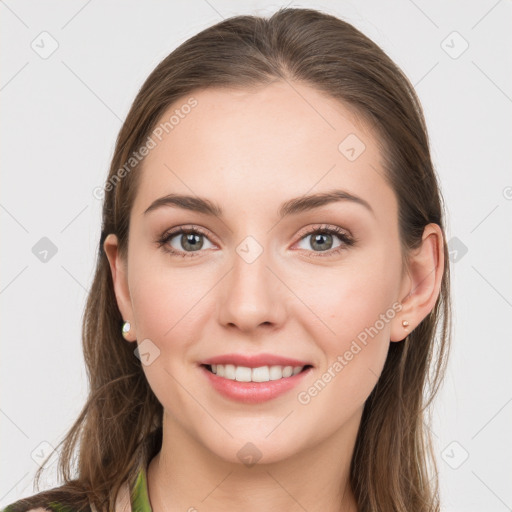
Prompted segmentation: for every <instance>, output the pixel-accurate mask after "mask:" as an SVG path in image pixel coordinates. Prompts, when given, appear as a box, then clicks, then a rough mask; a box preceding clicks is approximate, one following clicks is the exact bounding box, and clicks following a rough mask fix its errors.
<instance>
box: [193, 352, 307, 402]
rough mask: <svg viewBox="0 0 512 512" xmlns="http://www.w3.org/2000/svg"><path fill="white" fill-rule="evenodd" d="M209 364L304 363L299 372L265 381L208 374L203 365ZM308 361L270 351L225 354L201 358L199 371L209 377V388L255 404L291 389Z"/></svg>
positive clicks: (296, 364) (288, 364) (289, 364)
mask: <svg viewBox="0 0 512 512" xmlns="http://www.w3.org/2000/svg"><path fill="white" fill-rule="evenodd" d="M212 364H233V365H235V366H246V367H248V368H258V367H260V366H308V367H309V368H305V369H304V370H302V371H301V372H300V373H297V374H296V375H292V376H290V377H283V378H282V379H278V380H271V381H268V382H239V381H236V380H231V379H226V378H224V377H219V376H218V375H216V374H214V373H212V372H211V371H210V370H209V369H208V368H207V366H210V365H212ZM311 366H312V365H311V364H310V363H307V362H305V361H300V360H298V359H292V358H287V357H281V356H276V355H272V354H258V355H253V356H250V355H241V354H226V355H223V356H217V357H212V358H209V359H206V360H204V361H202V363H201V366H200V370H201V371H202V373H203V374H204V375H205V377H206V378H207V379H208V380H209V382H210V384H211V385H212V386H213V388H214V389H215V390H216V391H218V392H219V393H220V394H221V395H223V396H225V397H226V398H229V399H231V400H236V401H238V402H243V403H246V404H257V403H261V402H265V401H267V400H271V399H273V398H276V397H278V396H280V395H282V394H284V393H286V392H287V391H289V390H291V389H292V388H294V387H295V386H296V385H297V384H298V383H299V382H301V380H302V379H304V377H305V376H306V375H308V374H309V373H310V372H311V371H312V370H313V368H311Z"/></svg>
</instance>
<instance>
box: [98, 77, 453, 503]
mask: <svg viewBox="0 0 512 512" xmlns="http://www.w3.org/2000/svg"><path fill="white" fill-rule="evenodd" d="M191 96H193V97H194V98H195V99H196V100H197V102H198V104H197V106H196V107H195V108H194V109H193V110H192V111H191V112H190V113H189V114H188V115H187V116H186V117H184V119H181V121H180V123H179V124H178V125H176V126H175V127H174V128H173V130H172V131H169V133H168V134H167V135H166V136H165V137H164V138H163V139H162V141H161V142H159V143H158V145H157V146H156V147H155V148H154V149H152V150H151V152H150V154H149V155H148V156H147V157H146V159H145V161H144V163H143V170H142V176H141V183H140V188H139V190H138V192H137V196H136V199H135V202H134V205H133V209H132V212H131V217H130V229H129V245H128V261H127V262H126V261H123V260H122V258H120V257H119V254H118V251H117V239H116V236H115V235H113V234H111V235H109V236H108V237H107V238H106V240H105V243H104V250H105V252H106V254H107V256H108V259H109V263H110V267H111V270H112V276H113V281H114V287H115V293H116V297H117V303H118V306H119V309H120V311H121V313H122V315H123V318H124V319H125V321H129V322H130V323H131V325H132V328H131V331H130V334H129V340H130V341H133V342H134V343H135V341H136V342H137V343H139V344H140V343H141V342H142V341H143V340H146V339H149V340H151V343H153V344H154V345H151V346H156V347H158V350H160V354H159V356H158V357H156V359H155V360H154V361H153V362H152V363H151V364H149V365H144V366H143V369H144V372H145V374H146V377H147V379H148V382H149V384H150V386H151V388H152V390H153V391H154V393H155V395H156V396H157V398H158V400H159V401H160V402H161V404H162V406H163V408H164V423H163V443H162V449H161V451H160V452H159V454H158V455H157V456H156V457H154V458H153V459H152V461H151V463H150V464H149V470H148V489H149V496H150V500H151V505H152V507H153V510H154V511H155V512H175V511H184V510H189V509H190V510H194V509H193V508H191V507H196V508H197V509H198V510H201V511H209V512H218V511H219V512H220V511H226V510H244V511H245V512H259V511H261V510H287V511H299V510H300V511H303V510H304V509H305V510H308V511H309V512H314V511H322V512H329V511H332V512H334V511H339V510H343V511H356V510H357V506H356V504H355V499H354V496H353V494H352V491H351V489H350V486H349V485H348V472H349V467H350V460H351V457H352V453H353V448H354V444H355V440H356V435H357V431H358V427H359V424H360V420H361V414H362V411H363V407H364V403H365V400H366V399H367V398H368V396H369V394H370V392H371V391H372V389H373V388H374V386H375V384H376V382H377V379H378V376H379V375H380V373H381V371H382V368H383V366H384V363H385V359H386V355H387V351H388V348H389V344H390V342H401V341H402V340H403V339H404V338H405V337H406V336H407V334H408V333H409V332H410V331H411V330H413V329H414V328H415V327H416V326H417V325H418V324H419V323H420V322H421V321H422V320H423V319H424V318H425V317H426V316H427V314H428V313H429V312H430V311H431V310H432V309H433V307H434V305H435V302H436V299H437V297H438V295H439V291H440V284H441V277H442V274H443V265H444V261H443V237H442V232H441V229H440V228H439V226H438V225H436V224H429V225H428V226H427V227H426V228H425V231H424V235H423V242H422V245H421V247H420V248H419V249H417V250H416V251H414V252H413V253H412V254H411V259H410V264H409V266H408V267H407V268H404V267H403V261H405V260H403V258H402V254H401V246H400V241H399V234H398V210H397V201H396V197H395V194H394V192H393V190H392V189H391V188H390V187H389V185H388V184H387V183H386V181H385V180H384V178H383V175H384V169H383V168H382V165H381V158H380V153H379V149H378V143H377V139H376V138H375V135H374V134H373V133H371V132H370V130H369V128H368V126H366V125H365V124H364V123H363V121H362V120H361V119H360V118H358V116H357V115H355V113H354V112H353V111H352V110H350V109H349V108H348V107H347V106H345V105H343V104H342V103H340V102H339V101H337V100H334V99H332V98H330V97H328V96H326V95H325V94H323V93H321V92H319V91H317V90H315V89H313V88H310V87H308V86H305V85H303V84H298V83H293V87H292V84H288V83H286V82H282V81H276V82H274V83H272V84H270V85H267V86H264V87H259V88H255V89H251V90H248V89H243V90H242V89H237V90H234V89H229V90H228V89H208V90H201V91H197V92H196V93H194V94H193V95H191ZM187 99H188V97H187V98H184V99H183V100H182V101H178V102H176V104H174V105H173V106H172V107H171V108H170V109H169V112H168V113H166V115H164V116H163V118H162V120H164V119H168V118H169V113H172V111H173V110H174V109H176V108H179V107H180V105H182V104H185V103H186V101H187ZM349 134H355V135H356V136H357V137H358V138H359V139H360V140H361V141H362V142H363V143H364V145H365V149H364V151H363V152H362V153H361V154H360V155H359V156H358V158H356V159H355V160H354V161H350V160H349V159H348V158H347V157H346V156H345V154H344V153H343V152H340V150H339V149H338V146H339V144H340V143H341V142H342V141H343V140H344V139H345V138H346V137H347V136H348V135H349ZM332 189H342V190H345V191H347V192H349V193H350V194H352V195H355V196H358V197H360V198H362V199H364V200H365V201H366V202H368V203H369V205H370V206H371V209H372V211H370V210H369V209H368V208H366V207H364V206H363V205H361V204H359V203H357V202H354V201H349V200H342V201H338V202H332V203H329V204H326V205H323V206H321V207H319V208H315V209H312V210H307V211H302V212H299V213H294V214H292V215H288V216H285V217H284V218H282V219H280V218H279V215H278V212H279V208H280V206H281V204H282V203H284V202H285V201H287V200H290V199H292V198H296V197H301V196H304V195H309V194H316V193H321V192H326V191H330V190H332ZM169 193H175V194H187V195H192V196H200V197H202V198H207V199H208V200H210V201H212V202H214V203H216V204H218V205H219V206H220V207H221V208H222V210H223V217H222V218H220V217H218V216H214V215H207V214H206V213H199V212H195V211H190V210H187V209H183V208H178V207H175V206H163V207H160V208H156V209H154V210H152V211H150V212H148V213H147V214H144V211H145V210H146V209H147V208H148V207H149V206H150V205H151V204H152V202H153V201H155V200H156V199H158V198H160V197H162V196H165V195H166V194H169ZM190 224H193V225H195V226H199V227H200V228H202V230H203V231H204V232H205V233H206V236H203V235H201V234H200V235H199V238H197V240H196V241H199V242H202V246H201V247H200V248H199V249H194V247H197V246H198V245H201V244H200V243H199V244H197V243H196V245H195V246H193V247H192V248H191V246H190V245H187V243H186V242H187V239H186V238H184V239H183V238H182V236H181V235H176V236H174V237H173V238H172V239H171V240H169V241H168V242H166V244H164V245H163V246H160V247H159V246H158V244H157V243H156V240H158V239H159V237H161V236H162V235H163V234H164V233H165V232H166V231H168V230H170V229H171V228H175V227H179V226H188V227H189V225H190ZM326 226H328V227H336V226H337V227H339V228H341V229H342V230H343V231H344V232H345V233H349V234H350V235H351V236H353V237H354V238H355V239H356V240H357V241H356V243H355V244H354V245H351V246H349V245H344V243H343V241H342V240H341V239H340V238H338V235H336V234H333V235H329V233H327V234H324V237H325V238H324V240H322V239H321V237H320V243H315V237H314V236H310V235H308V234H306V231H308V229H309V228H321V227H326ZM247 237H252V238H253V239H254V240H256V241H257V244H259V246H260V247H261V248H262V250H263V252H262V253H261V254H260V255H259V256H258V257H257V258H256V259H255V260H254V261H253V262H251V263H248V262H247V261H246V260H245V259H244V258H243V257H241V255H240V252H238V251H237V248H239V247H240V244H242V245H243V242H244V240H245V239H246V238H247ZM316 239H317V240H318V237H317V238H316ZM322 243H323V245H321V244H322ZM340 246H343V247H342V250H341V251H340V252H337V253H335V252H334V251H336V249H337V248H339V247H340ZM166 247H170V248H171V249H172V248H174V249H175V250H176V251H179V252H181V253H186V254H190V253H192V256H190V257H181V256H179V255H172V254H170V253H169V252H167V251H166V250H165V249H166ZM249 247H252V249H251V250H252V251H255V250H256V249H254V247H258V246H257V245H254V246H249ZM322 248H324V249H325V248H327V250H322ZM253 254H255V253H254V252H253ZM400 303H401V304H402V309H401V311H399V312H397V314H396V315H395V316H394V318H392V319H391V320H389V321H387V322H384V327H383V328H381V330H380V331H379V332H378V334H377V335H375V336H374V337H373V338H369V341H368V343H367V345H366V346H364V348H363V349H362V350H361V351H360V352H358V353H357V355H355V356H354V357H353V359H352V360H351V361H350V362H349V363H348V364H347V365H346V366H345V367H344V368H343V370H342V371H340V372H338V373H336V376H335V377H334V378H332V379H331V380H330V382H329V383H328V384H327V385H326V386H325V387H324V388H323V389H322V390H321V391H320V392H319V393H318V394H317V395H316V396H314V397H313V398H312V399H311V401H310V402H309V403H307V404H302V403H300V402H299V401H298V399H297V395H298V393H299V392H300V391H305V390H307V389H308V388H310V387H311V386H313V384H314V383H315V381H317V380H318V379H319V378H321V376H322V374H324V373H325V372H326V371H328V368H329V367H332V365H333V362H334V361H336V359H337V357H338V356H339V355H343V354H344V353H345V352H346V351H347V350H348V349H349V348H350V346H351V343H352V342H353V340H354V339H356V338H357V336H358V334H359V333H361V332H363V331H364V330H365V328H368V327H370V326H373V325H375V323H376V321H377V320H378V319H379V315H381V314H386V312H387V311H389V310H390V308H392V305H393V304H395V305H396V304H400ZM388 317H389V315H388ZM403 320H407V321H408V322H409V326H408V327H407V329H405V328H404V327H403V326H402V321H403ZM263 352H265V353H274V354H278V355H281V356H289V357H294V358H297V359H299V360H304V361H309V362H310V363H311V364H312V365H313V366H314V369H313V371H312V372H311V374H310V375H309V376H307V378H305V380H304V381H303V383H302V384H301V385H300V386H299V387H298V388H295V389H293V390H292V391H290V392H287V393H285V394H284V395H281V396H279V397H277V398H275V399H273V400H270V401H267V402H264V403H261V404H242V403H240V402H235V401H232V400H229V399H227V398H225V397H223V396H222V395H220V394H218V393H217V392H216V391H215V390H214V389H213V388H212V387H211V386H210V384H209V383H208V381H207V379H206V378H205V376H204V375H203V373H202V370H201V369H200V367H199V366H198V365H199V363H200V362H201V361H202V360H204V359H206V358H209V357H212V356H216V355H221V354H227V353H249V354H257V353H263ZM248 442H250V443H253V444H254V445H255V446H256V447H257V448H258V450H259V451H260V452H261V454H262V457H261V459H260V460H259V461H258V463H257V464H256V465H254V466H251V467H248V466H246V465H245V464H243V463H242V462H241V460H240V459H239V457H238V455H237V452H238V451H239V450H240V449H241V448H242V447H244V446H245V445H246V443H248ZM342 500H343V501H342ZM341 503H343V506H340V504H341Z"/></svg>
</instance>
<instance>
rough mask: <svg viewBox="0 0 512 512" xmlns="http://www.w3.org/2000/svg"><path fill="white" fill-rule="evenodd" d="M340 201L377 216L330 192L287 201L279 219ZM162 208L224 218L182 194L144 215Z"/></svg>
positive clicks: (210, 205) (354, 198)
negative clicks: (172, 207) (169, 207)
mask: <svg viewBox="0 0 512 512" xmlns="http://www.w3.org/2000/svg"><path fill="white" fill-rule="evenodd" d="M339 201H351V202H353V203H356V204H359V205H361V206H364V207H365V208H366V209H367V210H368V211H370V212H371V213H372V215H373V216H375V212H374V211H373V208H372V207H371V206H370V204H369V203H368V202H367V201H365V200H364V199H362V198H361V197H358V196H355V195H353V194H350V193H349V192H346V191H345V190H330V191H328V192H322V193H318V194H312V195H309V196H302V197H296V198H293V199H289V200H288V201H285V202H284V203H283V204H282V205H281V206H280V208H279V210H278V214H279V218H280V219H282V218H283V217H286V216H288V215H294V214H297V213H300V212H304V211H308V210H313V209H315V208H319V207H321V206H324V205H326V204H330V203H335V202H339ZM162 206H177V207H178V208H183V209H185V210H191V211H195V212H198V213H204V214H206V215H212V216H214V217H219V218H222V216H223V212H222V208H221V207H220V206H219V205H218V204H216V203H213V202H211V201H210V200H208V199H204V198H202V197H197V196H188V195H180V194H168V195H166V196H163V197H160V198H158V199H156V200H155V201H153V202H152V203H151V205H150V206H149V207H148V208H146V210H145V211H144V215H146V214H147V213H149V212H151V211H153V210H156V209H157V208H160V207H162Z"/></svg>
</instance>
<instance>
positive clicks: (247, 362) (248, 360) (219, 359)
mask: <svg viewBox="0 0 512 512" xmlns="http://www.w3.org/2000/svg"><path fill="white" fill-rule="evenodd" d="M201 364H207V365H212V364H234V365H235V366H246V367H247V368H259V367H260V366H307V365H311V363H308V362H307V361H299V360H298V359H291V358H289V357H281V356H277V355H274V354H256V355H248V354H224V355H222V356H216V357H210V358H209V359H205V360H204V361H201ZM311 366H312V365H311Z"/></svg>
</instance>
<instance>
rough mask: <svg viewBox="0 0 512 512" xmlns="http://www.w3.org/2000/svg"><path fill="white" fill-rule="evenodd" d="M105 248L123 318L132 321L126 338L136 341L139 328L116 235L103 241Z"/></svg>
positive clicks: (109, 236) (110, 235)
mask: <svg viewBox="0 0 512 512" xmlns="http://www.w3.org/2000/svg"><path fill="white" fill-rule="evenodd" d="M103 250H104V251H105V254H106V255H107V258H108V262H109V265H110V271H111V273H112V281H113V285H114V291H115V294H116V300H117V306H118V308H119V311H120V312H121V315H122V317H123V320H124V321H125V322H130V331H129V332H128V333H127V334H126V335H125V339H127V341H136V339H137V337H136V335H135V333H136V332H137V330H136V329H137V328H136V325H135V318H134V316H133V308H132V301H131V297H130V290H129V288H128V273H127V268H126V262H125V261H124V259H123V258H121V255H120V253H119V244H118V239H117V236H116V235H114V234H112V233H110V234H109V235H108V236H107V237H106V238H105V242H104V243H103Z"/></svg>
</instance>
